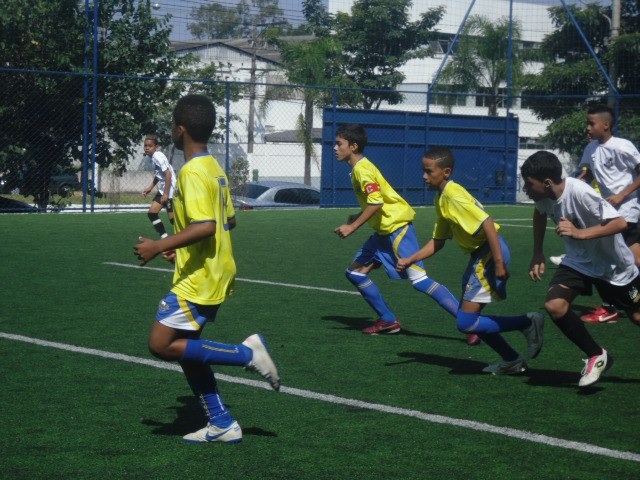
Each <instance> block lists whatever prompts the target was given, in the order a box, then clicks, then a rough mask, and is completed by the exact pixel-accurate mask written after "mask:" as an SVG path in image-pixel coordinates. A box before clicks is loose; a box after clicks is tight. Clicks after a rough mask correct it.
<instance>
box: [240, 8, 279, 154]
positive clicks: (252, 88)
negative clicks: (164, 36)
mask: <svg viewBox="0 0 640 480" xmlns="http://www.w3.org/2000/svg"><path fill="white" fill-rule="evenodd" d="M286 23H287V22H285V21H274V22H271V23H255V20H253V21H252V22H251V71H250V76H249V82H250V85H249V121H248V122H247V153H253V143H254V129H255V115H256V80H257V74H256V72H257V70H258V68H257V65H256V63H257V57H258V39H259V38H260V36H261V35H262V34H263V33H264V32H265V30H262V31H261V32H259V33H258V30H257V27H274V26H276V25H284V24H286Z"/></svg>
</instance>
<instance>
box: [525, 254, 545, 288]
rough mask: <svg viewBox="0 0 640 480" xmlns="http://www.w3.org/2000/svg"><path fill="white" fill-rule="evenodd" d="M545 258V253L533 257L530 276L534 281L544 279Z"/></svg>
mask: <svg viewBox="0 0 640 480" xmlns="http://www.w3.org/2000/svg"><path fill="white" fill-rule="evenodd" d="M544 260H545V259H544V255H534V257H533V258H532V259H531V263H530V265H529V277H530V278H531V280H533V281H534V282H539V281H540V280H542V276H543V275H544V272H545V270H546V265H545V263H544Z"/></svg>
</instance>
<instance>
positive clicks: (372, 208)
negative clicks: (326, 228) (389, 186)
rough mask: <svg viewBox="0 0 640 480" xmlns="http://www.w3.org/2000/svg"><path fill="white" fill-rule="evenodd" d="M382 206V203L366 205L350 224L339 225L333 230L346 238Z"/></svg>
mask: <svg viewBox="0 0 640 480" xmlns="http://www.w3.org/2000/svg"><path fill="white" fill-rule="evenodd" d="M381 208H382V203H380V204H378V205H367V208H365V209H364V210H363V211H362V213H361V214H360V215H359V216H358V218H356V219H355V220H354V221H353V223H351V224H344V225H340V226H339V227H338V228H336V229H335V230H334V232H335V233H336V234H338V236H339V237H340V238H347V237H348V236H349V235H351V234H352V233H353V232H355V231H356V230H357V229H359V228H360V227H361V226H362V225H364V224H365V223H367V222H368V221H369V219H370V218H371V217H373V216H374V215H375V214H376V212H377V211H378V210H380V209H381Z"/></svg>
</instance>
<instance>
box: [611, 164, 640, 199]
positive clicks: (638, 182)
mask: <svg viewBox="0 0 640 480" xmlns="http://www.w3.org/2000/svg"><path fill="white" fill-rule="evenodd" d="M638 170H640V166H638V167H637V168H636V172H637V171H638ZM638 187H640V175H638V177H637V178H636V179H635V181H634V182H633V183H631V184H629V185H627V186H626V187H625V188H623V189H622V191H621V192H618V193H616V194H615V195H611V196H610V197H608V198H607V199H606V200H607V202H609V203H610V204H611V205H613V206H614V207H616V208H617V207H618V206H620V204H621V203H622V202H624V199H625V198H627V197H628V196H629V195H631V194H634V195H635V191H636V190H637V189H638Z"/></svg>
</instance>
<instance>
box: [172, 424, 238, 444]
mask: <svg viewBox="0 0 640 480" xmlns="http://www.w3.org/2000/svg"><path fill="white" fill-rule="evenodd" d="M182 439H183V440H184V441H185V442H192V443H207V442H222V443H240V442H241V441H242V429H241V428H240V425H238V422H236V421H234V422H233V423H232V424H231V425H229V426H228V427H227V428H220V427H216V426H215V425H211V424H210V423H209V424H207V426H206V427H204V428H201V429H200V430H198V431H197V432H193V433H189V434H188V435H185V436H184V437H182Z"/></svg>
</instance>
